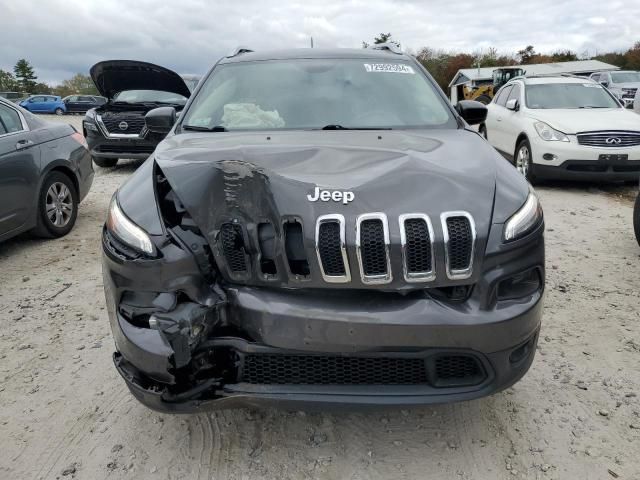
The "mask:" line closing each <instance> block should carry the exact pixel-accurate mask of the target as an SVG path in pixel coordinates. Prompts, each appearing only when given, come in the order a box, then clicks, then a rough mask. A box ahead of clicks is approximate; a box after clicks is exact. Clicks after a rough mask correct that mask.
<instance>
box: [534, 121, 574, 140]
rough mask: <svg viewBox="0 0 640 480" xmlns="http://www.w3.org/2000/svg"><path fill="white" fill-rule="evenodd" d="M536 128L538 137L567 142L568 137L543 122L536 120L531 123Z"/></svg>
mask: <svg viewBox="0 0 640 480" xmlns="http://www.w3.org/2000/svg"><path fill="white" fill-rule="evenodd" d="M533 126H534V127H535V128H536V132H538V135H540V138H542V139H543V140H546V141H547V142H568V141H569V137H567V136H566V135H565V134H564V133H562V132H561V131H559V130H556V129H555V128H551V127H550V126H549V125H547V124H546V123H544V122H536V123H534V124H533Z"/></svg>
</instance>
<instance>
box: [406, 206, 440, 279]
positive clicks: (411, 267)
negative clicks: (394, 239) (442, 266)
mask: <svg viewBox="0 0 640 480" xmlns="http://www.w3.org/2000/svg"><path fill="white" fill-rule="evenodd" d="M399 224H400V244H401V247H402V266H403V273H404V279H405V280H406V281H407V282H428V281H431V280H434V279H435V267H434V265H435V258H434V248H433V239H434V235H433V226H432V225H431V220H430V219H429V217H428V216H426V215H424V214H421V213H410V214H405V215H400V218H399Z"/></svg>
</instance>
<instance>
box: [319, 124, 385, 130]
mask: <svg viewBox="0 0 640 480" xmlns="http://www.w3.org/2000/svg"><path fill="white" fill-rule="evenodd" d="M316 130H317V129H316ZM320 130H391V128H390V127H343V126H342V125H337V124H333V123H330V124H329V125H325V126H324V127H322V128H320Z"/></svg>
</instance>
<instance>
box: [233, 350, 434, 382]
mask: <svg viewBox="0 0 640 480" xmlns="http://www.w3.org/2000/svg"><path fill="white" fill-rule="evenodd" d="M239 381H241V382H246V383H255V384H290V385H291V384H293V385H301V384H306V385H421V384H426V383H427V382H428V379H427V368H426V363H425V360H424V359H423V358H392V357H339V356H321V355H279V354H250V355H247V356H246V357H245V359H244V368H243V371H242V375H241V378H240V380H239Z"/></svg>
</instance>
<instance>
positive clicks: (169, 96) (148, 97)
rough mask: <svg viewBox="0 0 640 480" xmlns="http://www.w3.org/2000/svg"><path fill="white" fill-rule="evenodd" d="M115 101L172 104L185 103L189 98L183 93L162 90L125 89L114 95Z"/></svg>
mask: <svg viewBox="0 0 640 480" xmlns="http://www.w3.org/2000/svg"><path fill="white" fill-rule="evenodd" d="M113 101H114V102H126V103H169V104H171V105H184V104H185V103H187V99H186V98H185V97H183V96H182V95H178V94H177V93H171V92H162V91H160V90H125V91H124V92H120V93H118V94H117V95H116V96H115V97H113Z"/></svg>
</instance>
